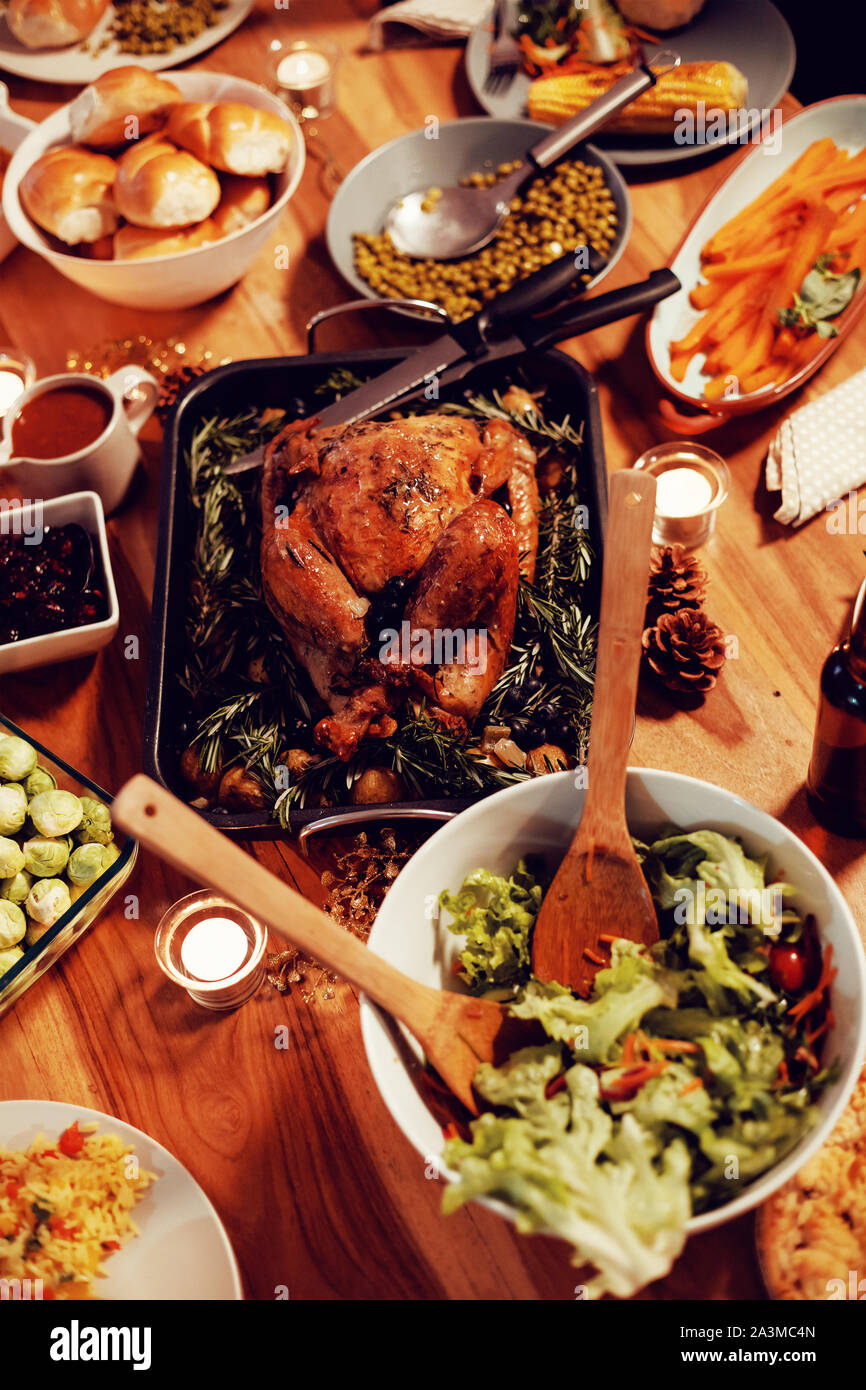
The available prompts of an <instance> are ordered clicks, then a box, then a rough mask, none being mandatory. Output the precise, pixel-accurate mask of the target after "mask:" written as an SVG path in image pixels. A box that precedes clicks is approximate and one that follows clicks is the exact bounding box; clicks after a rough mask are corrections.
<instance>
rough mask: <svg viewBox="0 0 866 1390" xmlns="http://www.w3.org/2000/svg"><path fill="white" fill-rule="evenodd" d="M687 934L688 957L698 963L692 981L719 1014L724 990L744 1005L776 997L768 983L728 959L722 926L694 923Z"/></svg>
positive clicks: (771, 999)
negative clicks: (714, 927) (727, 990)
mask: <svg viewBox="0 0 866 1390" xmlns="http://www.w3.org/2000/svg"><path fill="white" fill-rule="evenodd" d="M688 934H689V959H690V960H693V961H694V963H695V964H696V965H697V966H700V969H699V970H697V971H696V972H695V974H694V981H695V984H696V985H697V987H698V989H699V990H700V991H701V993H702V994H704V995H705V996H706V999H707V1002H708V1003H709V1005H710V1007H711V1008H715V1009H716V1010H717V1012H719V1013H723V1012H726V1011H727V1008H728V1005H727V1003H726V1000H725V996H724V991H725V990H726V989H729V990H732V991H733V992H734V994H735V995H736V996H737V998H738V999H740V1000H742V1001H743V1003H746V1004H748V1003H753V1002H754V1001H755V999H758V1000H759V1001H760V1002H761V1003H762V1004H773V1003H775V1001H776V999H777V998H778V996H777V995H776V993H775V992H774V991H773V990H772V989H770V987H769V985H765V984H762V982H761V981H760V980H758V979H756V978H755V976H754V975H750V974H748V972H747V971H745V970H741V969H740V967H739V966H738V965H736V964H735V963H734V961H732V960H731V957H730V956H729V954H728V948H727V944H726V940H725V932H724V928H720V929H719V930H718V931H710V929H709V927H704V926H701V925H700V923H698V922H695V923H694V924H693V925H690V926H689V927H688Z"/></svg>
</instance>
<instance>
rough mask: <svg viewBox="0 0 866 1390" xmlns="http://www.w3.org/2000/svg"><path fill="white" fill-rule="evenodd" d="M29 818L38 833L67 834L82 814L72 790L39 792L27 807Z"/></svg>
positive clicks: (79, 804)
mask: <svg viewBox="0 0 866 1390" xmlns="http://www.w3.org/2000/svg"><path fill="white" fill-rule="evenodd" d="M28 812H29V815H30V819H31V820H32V822H33V824H34V825H35V827H36V829H37V830H38V831H39V834H40V835H49V836H54V835H68V834H69V833H70V832H71V831H73V830H74V829H75V827H76V825H78V824H79V822H80V820H81V817H82V815H83V814H84V811H83V808H82V805H81V802H80V801H79V800H78V797H77V796H76V795H75V793H74V792H58V791H53V792H40V793H39V795H38V796H34V798H33V800H32V801H31V802H30V805H29V807H28Z"/></svg>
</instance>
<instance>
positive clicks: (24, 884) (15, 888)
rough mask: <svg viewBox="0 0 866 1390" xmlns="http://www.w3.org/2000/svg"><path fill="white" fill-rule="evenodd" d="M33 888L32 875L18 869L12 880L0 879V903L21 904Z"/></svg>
mask: <svg viewBox="0 0 866 1390" xmlns="http://www.w3.org/2000/svg"><path fill="white" fill-rule="evenodd" d="M32 887H33V875H32V874H28V872H27V870H26V869H19V870H18V873H17V874H15V876H14V878H0V902H2V901H3V900H4V899H5V900H6V901H7V902H10V903H23V901H24V899H25V898H26V897H27V894H28V893H29V892H30V889H31V888H32Z"/></svg>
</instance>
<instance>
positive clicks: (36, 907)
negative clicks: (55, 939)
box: [24, 878, 72, 927]
mask: <svg viewBox="0 0 866 1390" xmlns="http://www.w3.org/2000/svg"><path fill="white" fill-rule="evenodd" d="M71 904H72V899H71V898H70V896H69V889H68V887H67V885H66V884H65V883H64V882H63V880H62V879H60V878H41V879H40V880H39V882H38V883H34V885H33V887H32V888H31V889H30V892H29V893H28V894H27V897H26V898H25V899H24V910H25V912H26V913H27V916H28V917H30V918H32V919H33V921H34V922H38V923H39V925H40V926H43V927H51V926H53V925H54V923H55V922H56V921H57V919H58V917H62V916H63V914H64V912H65V911H66V909H67V908H68V907H70V906H71Z"/></svg>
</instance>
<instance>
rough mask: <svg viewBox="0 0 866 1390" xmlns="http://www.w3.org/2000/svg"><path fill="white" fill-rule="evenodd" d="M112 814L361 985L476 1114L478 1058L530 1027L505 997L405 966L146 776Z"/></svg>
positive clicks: (492, 1056) (495, 1054) (498, 1054)
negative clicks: (476, 992) (480, 993)
mask: <svg viewBox="0 0 866 1390" xmlns="http://www.w3.org/2000/svg"><path fill="white" fill-rule="evenodd" d="M112 818H113V820H114V821H115V823H116V824H117V825H118V826H119V827H120V829H121V830H125V831H126V833H127V834H129V835H133V836H134V837H135V838H136V839H137V840H139V841H140V842H141V843H142V844H143V845H144V846H145V847H146V848H147V849H149V850H152V851H153V853H154V854H157V855H159V857H160V858H161V859H164V860H165V861H166V862H167V863H169V864H173V865H174V867H175V868H177V869H180V870H181V872H182V873H185V874H188V875H190V876H191V877H194V878H196V879H198V880H199V882H201V883H203V884H206V885H207V886H208V887H209V888H213V889H214V890H215V891H216V892H218V893H221V894H223V895H224V896H225V897H227V898H229V899H231V900H232V901H233V902H236V903H238V904H239V905H241V906H243V907H245V908H247V909H248V910H249V912H251V913H252V914H253V915H254V916H256V917H258V918H260V919H261V921H262V922H265V923H267V925H268V926H269V927H272V928H273V930H274V931H275V932H278V933H279V934H280V936H283V937H285V939H286V940H287V941H290V942H291V943H292V944H293V945H295V946H299V947H300V949H301V950H302V951H306V952H307V953H308V954H309V955H311V956H314V957H315V959H316V960H317V961H319V963H320V964H322V965H324V966H327V968H328V969H329V970H333V971H335V972H336V974H337V975H339V976H340V978H341V979H343V980H345V981H346V982H347V983H348V984H351V985H355V986H356V987H357V988H358V989H362V990H363V991H364V993H365V994H367V995H369V997H370V998H371V999H372V1000H374V1002H375V1003H377V1004H378V1005H380V1007H381V1008H383V1009H385V1010H386V1012H387V1013H389V1014H392V1015H393V1017H394V1018H396V1019H397V1020H399V1022H400V1023H403V1024H405V1026H406V1027H407V1028H408V1029H409V1031H410V1033H412V1034H413V1035H414V1036H415V1038H417V1040H418V1042H419V1043H420V1044H421V1046H422V1048H423V1049H424V1054H425V1056H426V1058H427V1061H428V1062H429V1063H430V1064H431V1066H433V1067H435V1069H436V1071H437V1072H438V1073H439V1075H440V1076H441V1077H442V1080H443V1081H444V1082H445V1084H446V1085H447V1086H449V1087H450V1089H451V1090H452V1091H453V1092H454V1094H455V1096H457V1098H458V1100H461V1101H462V1102H463V1104H464V1105H465V1106H466V1108H467V1110H469V1111H470V1112H471V1113H472V1114H473V1115H477V1113H478V1106H477V1103H476V1100H475V1098H474V1096H473V1091H472V1079H473V1077H474V1076H475V1073H476V1071H477V1070H478V1067H479V1065H480V1063H481V1062H498V1061H503V1060H504V1059H505V1058H506V1057H507V1056H508V1055H509V1053H510V1051H511V1050H512V1049H513V1047H514V1046H518V1045H519V1035H520V1033H521V1031H522V1030H525V1025H522V1024H521V1023H520V1021H519V1020H514V1019H511V1018H509V1016H508V1014H507V1013H506V1012H505V1010H504V1009H503V1008H502V1006H501V1005H499V1004H494V1003H490V1002H488V1001H487V1000H484V999H475V998H473V997H472V996H471V995H467V994H450V993H447V992H446V991H445V990H441V989H431V988H430V986H429V985H422V984H419V983H418V981H417V980H413V979H411V978H410V977H409V976H408V975H404V974H402V972H401V971H399V970H396V969H395V968H394V966H393V965H389V963H388V962H387V961H386V960H383V959H382V957H381V956H377V955H376V954H375V952H374V951H371V950H370V949H369V947H368V946H365V945H364V944H363V943H362V942H361V941H359V940H358V939H357V937H354V936H351V935H350V934H349V933H348V932H346V931H344V930H343V929H342V928H341V927H338V926H337V925H336V924H335V923H334V922H333V921H331V919H330V917H327V916H326V915H325V913H324V912H322V911H321V909H320V908H318V907H316V906H315V904H314V903H311V902H307V900H306V899H305V898H302V897H301V895H300V894H299V893H296V892H295V891H294V889H292V888H289V887H288V885H287V884H285V883H282V882H281V881H280V879H278V878H277V877H276V876H275V875H274V874H272V873H269V872H268V870H267V869H264V868H263V867H262V866H261V864H259V863H257V861H256V860H255V859H253V858H252V857H251V856H250V855H249V854H247V853H246V852H245V851H244V850H242V849H241V847H240V845H237V844H235V843H234V842H233V841H231V840H229V839H228V838H227V837H226V836H225V835H223V834H222V833H221V832H220V831H219V830H215V829H214V828H213V827H212V826H210V825H208V824H207V823H206V822H205V821H203V820H202V819H201V817H200V816H199V815H197V814H196V812H195V811H193V810H191V809H190V808H189V807H188V806H185V805H184V804H183V802H182V801H179V800H178V798H177V797H175V796H172V794H171V793H170V792H167V791H166V790H165V789H164V788H163V787H160V786H158V784H157V783H156V782H153V781H152V780H151V779H150V778H149V777H145V776H144V775H143V774H140V775H138V776H136V777H132V778H131V779H130V780H129V781H128V782H127V783H126V784H125V786H123V787H121V789H120V791H119V792H118V794H117V796H116V797H115V798H114V802H113V804H112Z"/></svg>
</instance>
